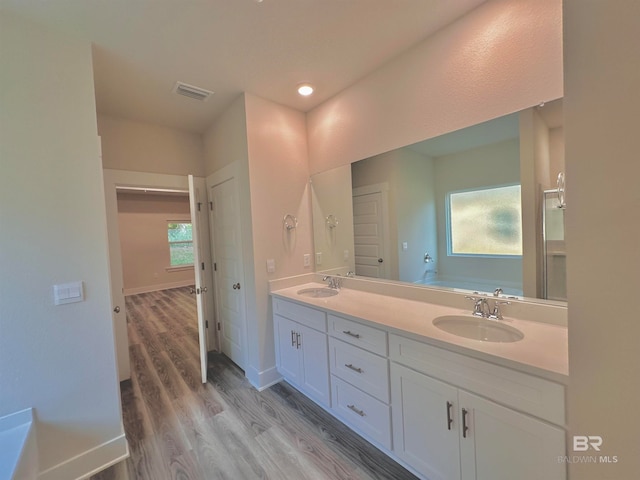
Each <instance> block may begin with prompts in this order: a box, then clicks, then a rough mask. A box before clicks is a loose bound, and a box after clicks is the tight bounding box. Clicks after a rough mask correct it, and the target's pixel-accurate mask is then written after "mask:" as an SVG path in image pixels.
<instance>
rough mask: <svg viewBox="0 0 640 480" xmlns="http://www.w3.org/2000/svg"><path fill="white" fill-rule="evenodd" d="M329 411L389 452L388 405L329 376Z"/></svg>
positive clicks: (389, 419)
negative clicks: (330, 399)
mask: <svg viewBox="0 0 640 480" xmlns="http://www.w3.org/2000/svg"><path fill="white" fill-rule="evenodd" d="M331 394H332V400H333V401H332V404H331V405H332V406H331V409H332V410H333V412H334V413H335V415H336V416H338V417H339V418H341V419H342V420H343V421H344V423H346V424H347V425H349V426H350V427H352V428H353V429H354V430H356V431H357V432H359V433H361V434H362V435H364V436H365V437H368V438H369V439H370V440H372V441H374V442H377V443H378V444H380V445H381V446H383V447H385V448H387V449H389V450H391V413H390V408H389V405H386V404H384V403H382V402H381V401H379V400H376V399H375V398H373V397H372V396H370V395H367V394H366V393H364V392H361V391H360V390H358V389H357V388H355V387H354V386H352V385H349V384H348V383H347V382H344V381H343V380H340V379H339V378H338V377H336V376H334V375H331Z"/></svg>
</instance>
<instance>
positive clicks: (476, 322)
mask: <svg viewBox="0 0 640 480" xmlns="http://www.w3.org/2000/svg"><path fill="white" fill-rule="evenodd" d="M433 324H434V325H435V326H436V327H438V328H439V329H440V330H444V331H445V332H448V333H452V334H453V335H457V336H459V337H464V338H470V339H471V340H478V341H481V342H500V343H504V342H517V341H518V340H522V339H523V338H524V333H522V332H521V331H520V330H518V329H517V328H514V327H512V326H510V325H505V324H504V323H501V320H491V319H488V318H481V317H472V316H471V315H444V316H442V317H438V318H436V319H435V320H434V321H433Z"/></svg>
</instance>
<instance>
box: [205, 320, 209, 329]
mask: <svg viewBox="0 0 640 480" xmlns="http://www.w3.org/2000/svg"><path fill="white" fill-rule="evenodd" d="M204 327H205V328H209V320H205V321H204Z"/></svg>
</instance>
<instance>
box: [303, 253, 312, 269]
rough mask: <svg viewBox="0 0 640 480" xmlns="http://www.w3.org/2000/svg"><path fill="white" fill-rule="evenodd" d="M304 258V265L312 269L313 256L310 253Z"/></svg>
mask: <svg viewBox="0 0 640 480" xmlns="http://www.w3.org/2000/svg"><path fill="white" fill-rule="evenodd" d="M302 258H303V261H302V263H303V265H304V266H305V267H310V266H311V254H310V253H305V254H304V255H303V256H302Z"/></svg>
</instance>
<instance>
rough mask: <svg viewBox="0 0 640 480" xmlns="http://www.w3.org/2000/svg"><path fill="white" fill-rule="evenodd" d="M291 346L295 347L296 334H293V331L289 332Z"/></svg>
mask: <svg viewBox="0 0 640 480" xmlns="http://www.w3.org/2000/svg"><path fill="white" fill-rule="evenodd" d="M291 346H292V347H295V346H296V332H294V331H293V330H291Z"/></svg>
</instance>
